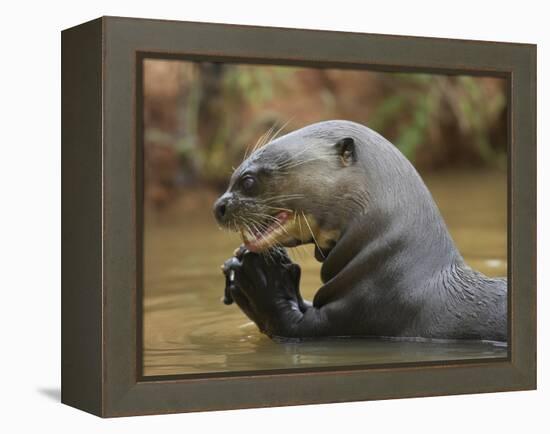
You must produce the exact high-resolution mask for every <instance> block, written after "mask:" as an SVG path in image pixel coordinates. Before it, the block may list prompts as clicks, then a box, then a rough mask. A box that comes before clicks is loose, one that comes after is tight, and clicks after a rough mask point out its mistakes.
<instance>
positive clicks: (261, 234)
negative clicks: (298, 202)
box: [241, 211, 295, 252]
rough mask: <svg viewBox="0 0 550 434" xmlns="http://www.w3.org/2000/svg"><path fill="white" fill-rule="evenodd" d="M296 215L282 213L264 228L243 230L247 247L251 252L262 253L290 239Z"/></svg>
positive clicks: (242, 234) (242, 233) (263, 226)
mask: <svg viewBox="0 0 550 434" xmlns="http://www.w3.org/2000/svg"><path fill="white" fill-rule="evenodd" d="M293 215H294V213H292V212H287V211H281V212H280V213H278V214H277V215H275V216H274V217H273V218H272V220H271V221H269V222H267V223H266V224H265V225H262V227H257V226H255V227H253V228H250V229H249V230H241V236H242V238H243V242H244V245H245V247H246V248H247V249H248V250H250V251H251V252H261V251H263V250H266V249H268V248H270V247H272V246H274V245H275V244H283V243H282V241H284V240H286V239H287V238H290V229H291V227H292V226H293V225H294V220H295V219H294V218H293Z"/></svg>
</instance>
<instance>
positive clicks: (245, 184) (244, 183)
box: [241, 176, 256, 193]
mask: <svg viewBox="0 0 550 434" xmlns="http://www.w3.org/2000/svg"><path fill="white" fill-rule="evenodd" d="M255 187H256V180H255V179H254V178H253V177H252V176H245V177H244V178H242V179H241V188H242V189H243V190H244V191H245V192H246V193H251V192H253V191H254V189H255Z"/></svg>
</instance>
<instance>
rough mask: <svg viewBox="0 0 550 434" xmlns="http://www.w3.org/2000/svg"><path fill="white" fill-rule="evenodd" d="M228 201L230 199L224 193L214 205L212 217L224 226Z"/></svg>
mask: <svg viewBox="0 0 550 434" xmlns="http://www.w3.org/2000/svg"><path fill="white" fill-rule="evenodd" d="M229 199H230V197H229V195H228V194H227V193H226V194H224V195H223V196H222V197H220V198H219V199H218V200H217V201H216V203H215V204H214V216H215V217H216V220H217V221H218V223H220V224H224V223H225V222H226V221H227V215H228V205H229Z"/></svg>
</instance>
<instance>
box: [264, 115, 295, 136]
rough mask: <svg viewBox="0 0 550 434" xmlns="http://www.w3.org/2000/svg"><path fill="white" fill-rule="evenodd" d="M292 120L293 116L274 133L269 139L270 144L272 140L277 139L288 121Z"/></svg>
mask: <svg viewBox="0 0 550 434" xmlns="http://www.w3.org/2000/svg"><path fill="white" fill-rule="evenodd" d="M292 119H294V116H293V117H291V118H290V119H289V120H288V121H286V122H285V123H284V124H282V125H281V127H280V128H279V129H278V130H277V131H275V133H274V134H273V135H272V136H271V138H270V139H269V141H270V142H272V141H273V140H275V139H276V138H277V136H278V135H279V133H280V132H281V131H283V129H284V128H285V127H286V126H287V125H288V124H289V123H290V121H292Z"/></svg>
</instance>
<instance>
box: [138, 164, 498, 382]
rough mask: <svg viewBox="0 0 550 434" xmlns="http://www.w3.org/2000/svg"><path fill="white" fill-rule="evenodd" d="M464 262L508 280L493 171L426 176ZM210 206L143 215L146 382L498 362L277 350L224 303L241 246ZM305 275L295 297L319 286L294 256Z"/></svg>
mask: <svg viewBox="0 0 550 434" xmlns="http://www.w3.org/2000/svg"><path fill="white" fill-rule="evenodd" d="M424 178H425V181H426V183H427V184H428V187H429V188H430V190H431V191H432V194H433V195H434V198H435V200H436V202H437V203H438V205H439V207H440V209H441V212H442V214H443V216H444V218H445V221H446V222H447V225H448V226H449V229H450V231H451V234H452V236H453V238H454V240H455V242H456V243H457V245H458V247H459V249H460V251H461V252H462V254H463V256H464V257H465V259H466V261H467V262H468V263H469V264H470V265H471V266H472V267H473V268H476V269H478V270H480V271H482V272H483V273H485V274H487V275H489V276H504V275H506V266H507V264H506V175H505V174H504V173H502V172H496V171H479V172H450V173H447V172H445V173H442V174H437V175H429V176H425V177H424ZM213 199H214V196H213V195H212V194H207V193H203V194H202V196H198V195H197V193H194V194H188V195H183V196H182V198H181V199H180V200H179V201H178V202H177V203H176V204H174V205H173V206H171V207H170V208H169V209H167V210H164V211H162V212H156V211H152V210H147V211H146V226H145V244H144V245H145V264H144V265H145V267H144V268H145V273H144V301H143V303H144V305H143V306H144V373H143V374H144V375H174V374H189V373H199V372H222V371H249V370H263V369H284V368H307V367H323V366H338V365H347V366H349V365H357V364H379V363H391V362H419V361H437V360H460V359H470V358H492V357H505V356H506V348H505V347H499V346H495V345H493V344H491V343H483V342H448V343H433V342H432V343H430V342H394V341H380V340H366V339H356V340H354V339H351V340H346V339H333V340H322V341H314V342H306V343H284V344H283V343H275V342H273V341H271V340H270V339H269V338H267V337H265V336H264V335H262V334H260V333H259V332H258V330H257V328H256V326H255V325H254V324H252V323H251V322H249V320H248V318H247V317H246V316H244V314H243V313H241V312H240V310H239V309H238V307H237V306H236V305H231V306H225V305H224V304H223V303H222V302H221V301H220V299H221V297H222V295H223V288H224V279H223V276H222V274H221V271H220V268H219V267H220V265H221V264H222V263H223V261H224V260H225V259H227V258H228V257H229V256H231V253H232V251H233V250H234V248H235V247H237V246H238V245H239V244H240V241H239V239H238V237H237V236H235V235H231V234H228V233H227V232H221V231H220V230H219V229H218V227H217V225H216V224H215V222H214V219H213V217H212V216H211V213H210V208H211V204H212V201H213ZM292 250H293V251H294V252H293V253H291V254H292V255H293V258H294V260H295V261H296V262H298V263H300V265H301V266H302V281H301V290H302V293H303V295H304V297H305V298H307V299H311V298H312V297H313V294H314V293H315V291H316V289H317V288H318V287H319V286H320V285H321V282H320V279H319V269H320V264H319V263H318V262H317V261H316V260H315V259H314V258H313V255H312V248H311V246H309V247H307V248H303V247H302V248H299V249H292Z"/></svg>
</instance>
